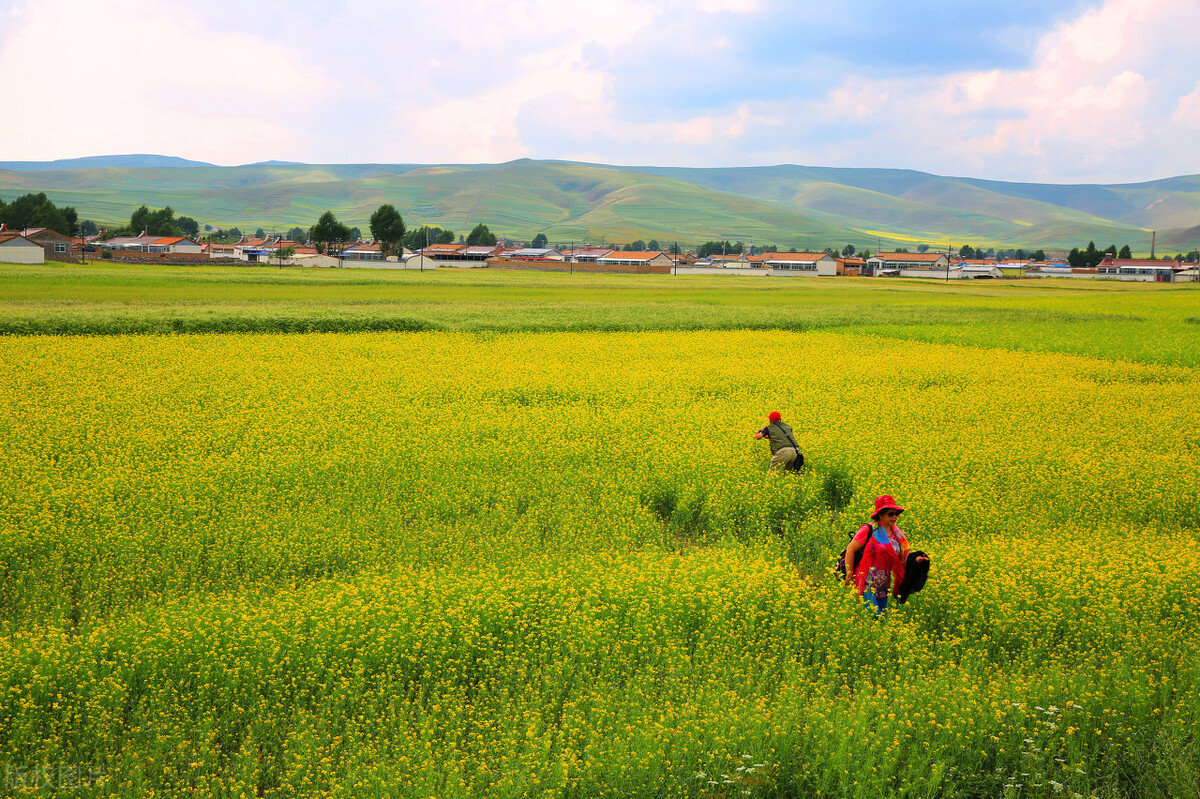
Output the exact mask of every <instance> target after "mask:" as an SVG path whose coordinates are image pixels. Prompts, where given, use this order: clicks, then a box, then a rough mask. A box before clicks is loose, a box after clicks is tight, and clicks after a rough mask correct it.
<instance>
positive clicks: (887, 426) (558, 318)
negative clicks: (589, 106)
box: [0, 264, 1200, 799]
mask: <svg viewBox="0 0 1200 799" xmlns="http://www.w3.org/2000/svg"><path fill="white" fill-rule="evenodd" d="M1198 331H1200V287H1196V286H1192V285H1168V286H1163V285H1151V284H1140V285H1134V284H1119V283H1109V282H1104V283H1100V282H1084V281H1054V280H1046V281H1032V280H1029V281H1022V280H1012V281H990V282H976V283H960V282H952V283H948V284H942V283H937V282H923V281H901V280H866V279H864V280H855V279H849V280H843V279H819V278H807V277H806V278H801V277H794V278H716V277H713V278H710V277H691V276H688V277H679V276H670V275H647V276H601V275H570V274H562V273H555V274H540V273H527V272H500V271H495V270H472V271H465V270H464V271H450V270H437V271H434V272H429V273H421V272H383V271H374V270H350V269H345V270H300V269H283V270H280V269H274V268H269V267H265V268H264V267H165V266H144V267H143V266H125V265H114V264H94V265H89V266H61V265H47V266H36V267H33V266H15V265H3V264H0V333H2V335H0V393H2V394H3V396H4V397H5V398H6V401H5V402H4V403H3V404H2V405H0V438H2V440H3V441H4V458H3V460H0V528H2V530H3V536H0V693H2V694H3V696H4V701H3V702H0V760H2V761H3V764H2V767H3V770H4V778H5V781H6V782H5V785H6V790H7V792H8V793H11V794H14V795H27V796H41V795H59V794H61V795H76V794H78V795H84V796H127V797H147V796H162V797H175V796H212V797H241V796H272V797H309V796H335V797H356V798H357V797H373V796H378V797H394V796H413V797H429V796H450V797H473V796H494V797H527V796H547V797H550V796H558V797H618V796H622V797H629V796H637V797H659V796H675V797H697V798H699V797H704V798H705V799H715V798H716V797H729V799H733V797H746V796H749V797H812V796H828V797H858V798H860V799H867V798H868V797H882V796H913V797H926V796H930V797H951V796H954V797H1047V796H1063V797H1077V798H1082V797H1089V798H1090V797H1098V798H1099V799H1116V798H1117V797H1163V798H1164V799H1165V797H1172V798H1174V797H1188V796H1197V795H1200V739H1198V737H1197V732H1198V720H1200V716H1198V714H1200V672H1198V668H1197V667H1198V665H1200V643H1198V641H1200V637H1198V633H1200V605H1197V603H1196V602H1195V601H1194V597H1193V594H1194V590H1193V588H1194V587H1193V585H1192V583H1193V582H1194V576H1195V575H1196V574H1197V573H1200V556H1198V554H1197V553H1200V501H1198V500H1197V491H1196V475H1197V474H1198V473H1200V471H1198V470H1200V434H1198V433H1197V430H1200V425H1197V421H1198V418H1200V412H1198V409H1197V397H1200V344H1198V343H1197V336H1196V333H1197V332H1198ZM771 410H779V411H781V412H782V414H783V416H784V418H785V420H787V421H789V422H790V423H791V424H792V425H793V426H794V428H795V430H796V433H797V437H798V439H799V443H800V445H801V448H802V449H803V451H804V453H805V455H806V457H807V459H808V466H807V467H806V468H805V470H804V471H802V472H800V473H797V474H788V475H776V474H768V473H766V469H765V467H766V463H767V460H768V452H767V449H766V446H765V443H764V442H758V441H755V440H754V438H753V435H752V434H753V432H754V431H755V430H756V429H758V428H760V427H762V426H763V424H765V421H766V419H765V417H766V414H767V413H768V412H769V411H771ZM884 493H887V494H892V495H894V496H895V497H896V499H897V500H898V501H899V502H900V503H901V504H902V505H903V506H904V507H905V508H906V510H905V512H904V514H903V516H902V517H901V520H900V525H901V527H902V528H903V529H904V530H905V531H906V532H907V534H908V536H909V538H910V539H911V541H912V543H913V546H914V548H916V549H921V550H924V551H926V552H928V553H929V554H930V556H931V559H932V568H931V573H930V579H929V583H928V585H927V586H926V587H925V589H924V590H923V591H921V592H920V593H917V594H915V595H914V596H913V597H912V598H911V599H910V600H909V601H908V602H907V603H905V604H902V605H899V604H893V605H892V606H891V607H890V608H889V609H888V611H887V613H886V615H885V616H884V617H883V618H882V619H877V618H875V617H873V616H872V615H871V613H870V612H869V611H867V610H866V609H865V608H864V607H863V606H862V604H861V601H860V600H859V599H858V597H857V596H856V595H855V594H854V592H853V591H852V590H851V589H848V588H845V587H842V586H840V585H839V584H837V582H836V581H835V580H833V578H832V575H831V566H832V563H833V560H834V558H835V557H836V555H837V553H838V551H839V550H840V549H841V548H842V546H843V545H844V543H845V541H846V540H847V533H848V531H851V530H854V529H855V528H857V527H858V525H860V524H861V523H862V522H863V521H865V518H866V514H867V512H868V509H869V508H870V507H871V505H872V502H873V500H874V498H875V497H876V496H878V495H880V494H884Z"/></svg>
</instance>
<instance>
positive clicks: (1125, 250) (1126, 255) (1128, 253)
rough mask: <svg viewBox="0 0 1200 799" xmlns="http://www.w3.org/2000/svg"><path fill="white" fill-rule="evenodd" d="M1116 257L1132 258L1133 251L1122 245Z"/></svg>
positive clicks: (1126, 245)
mask: <svg viewBox="0 0 1200 799" xmlns="http://www.w3.org/2000/svg"><path fill="white" fill-rule="evenodd" d="M1117 257H1118V258H1132V257H1133V251H1132V250H1130V249H1129V245H1128V244H1125V245H1122V247H1121V251H1120V252H1119V253H1117Z"/></svg>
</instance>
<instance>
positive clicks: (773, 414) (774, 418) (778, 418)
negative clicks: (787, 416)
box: [767, 411, 783, 422]
mask: <svg viewBox="0 0 1200 799" xmlns="http://www.w3.org/2000/svg"><path fill="white" fill-rule="evenodd" d="M767 419H769V420H770V421H772V422H780V421H783V417H782V416H780V415H779V411H771V415H770V416H768V417H767Z"/></svg>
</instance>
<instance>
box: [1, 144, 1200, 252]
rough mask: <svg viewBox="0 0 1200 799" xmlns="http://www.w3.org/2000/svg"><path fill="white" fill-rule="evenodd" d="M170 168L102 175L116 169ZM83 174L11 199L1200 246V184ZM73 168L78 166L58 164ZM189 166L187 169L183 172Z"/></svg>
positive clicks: (42, 181) (256, 169) (867, 177)
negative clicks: (40, 194) (41, 195)
mask: <svg viewBox="0 0 1200 799" xmlns="http://www.w3.org/2000/svg"><path fill="white" fill-rule="evenodd" d="M145 158H149V159H161V160H163V161H169V162H171V163H172V164H173V165H170V166H154V167H149V168H148V167H145V166H140V165H134V166H128V165H126V166H115V165H107V166H99V165H97V163H98V162H107V160H108V159H145ZM76 161H81V162H87V163H88V164H90V165H91V166H89V167H88V168H83V169H64V168H63V167H47V168H46V169H45V170H44V171H30V170H28V169H21V170H14V169H11V168H7V169H0V198H4V199H8V200H11V199H12V198H13V197H14V196H17V195H19V194H23V193H25V192H27V191H45V192H46V193H47V194H48V195H50V197H51V199H53V200H54V201H55V202H56V203H59V204H68V205H74V206H75V207H76V208H77V209H78V210H79V213H80V216H81V217H84V218H91V219H96V220H98V221H101V222H105V223H108V224H113V223H119V222H124V221H125V220H127V219H128V218H129V214H130V213H131V212H132V211H133V209H135V208H136V207H137V206H139V205H142V204H146V205H150V206H152V207H161V206H163V205H170V206H171V207H172V208H174V209H175V210H176V212H177V213H179V214H183V215H187V216H191V217H194V218H195V219H196V220H197V221H199V222H200V223H201V224H211V225H214V226H217V227H230V226H234V225H237V226H239V227H241V228H243V229H246V228H250V229H253V228H256V227H263V228H266V229H268V230H270V229H272V228H274V229H276V230H283V229H286V228H289V227H292V226H295V225H300V226H303V227H307V226H309V225H311V224H312V223H313V222H315V221H316V219H317V217H318V216H319V215H320V214H321V212H323V211H325V210H332V211H333V212H334V213H335V214H337V216H338V217H339V218H340V219H341V220H342V221H343V222H346V223H347V224H351V225H357V226H359V227H361V228H362V229H363V230H366V229H367V221H368V219H369V217H370V215H371V213H372V212H373V211H374V210H375V209H376V208H377V207H378V206H379V205H380V204H381V203H385V202H388V203H392V204H393V205H395V206H396V207H397V208H398V209H399V210H400V212H401V213H402V214H403V215H404V217H405V220H406V222H407V223H408V224H409V225H410V226H416V225H420V224H434V225H440V226H442V227H446V228H449V229H451V230H455V231H457V232H460V233H465V232H467V231H469V230H470V228H471V227H473V226H474V225H475V224H477V223H480V222H483V223H485V224H487V225H488V226H489V227H490V228H491V229H492V230H493V231H494V232H496V233H498V234H501V235H506V236H510V237H513V238H517V239H522V240H529V239H531V238H532V237H533V236H534V235H535V234H537V233H542V232H544V233H546V234H547V235H548V236H549V237H550V239H551V240H552V241H555V242H572V241H574V242H585V241H590V242H593V243H599V242H602V241H603V242H608V243H614V242H615V243H625V242H629V241H632V240H634V239H639V238H640V239H646V240H649V239H652V238H654V239H658V240H659V242H660V243H664V244H665V243H668V242H675V241H678V242H680V243H681V244H695V243H698V242H702V241H707V240H711V239H729V240H731V241H736V240H740V241H743V242H751V241H752V242H754V243H756V244H760V245H762V244H777V245H779V246H781V247H785V248H787V247H797V248H808V247H816V248H824V247H826V246H831V245H832V246H841V245H842V244H846V243H852V244H855V245H856V246H858V247H860V248H861V247H869V248H870V249H872V250H875V249H877V248H878V247H881V246H882V247H885V248H894V247H899V246H915V245H917V244H921V243H925V244H929V245H931V246H934V247H945V246H947V245H949V246H953V247H956V248H957V247H958V246H961V245H962V244H971V245H972V246H976V247H979V246H985V247H1018V246H1020V247H1027V248H1037V247H1042V248H1046V249H1051V250H1059V249H1061V250H1065V249H1069V248H1071V247H1074V246H1081V245H1083V244H1086V243H1087V242H1088V241H1089V240H1092V241H1095V243H1096V244H1097V246H1100V247H1105V246H1107V245H1109V244H1116V245H1118V246H1120V245H1122V244H1129V245H1130V247H1132V249H1133V250H1134V252H1135V253H1142V254H1144V253H1148V252H1149V249H1150V232H1151V230H1157V231H1158V241H1159V242H1160V245H1161V246H1160V248H1159V253H1160V254H1161V253H1162V252H1163V251H1164V248H1169V249H1170V250H1172V252H1175V251H1184V252H1186V251H1187V250H1190V249H1194V248H1196V247H1200V240H1198V239H1197V231H1198V230H1200V175H1193V176H1185V177H1177V178H1170V179H1167V180H1159V181H1152V182H1148V183H1138V184H1126V185H1111V186H1103V185H1078V186H1062V185H1045V184H1032V183H1006V182H1003V181H989V180H979V179H974V178H956V177H943V176H939V175H932V174H928V173H924V172H916V171H912V170H898V169H841V168H832V167H805V166H792V165H784V166H772V167H746V168H711V169H695V168H676V167H613V166H606V165H602V164H582V163H575V162H565V161H531V160H519V161H512V162H510V163H506V164H476V165H442V166H420V165H414V164H326V165H320V164H290V163H279V162H268V163H263V164H251V165H246V166H238V167H216V166H211V165H204V164H199V163H198V162H194V161H182V159H169V158H166V157H164V156H104V157H100V158H97V159H76ZM51 163H53V164H65V163H70V162H51ZM185 165H186V166H185Z"/></svg>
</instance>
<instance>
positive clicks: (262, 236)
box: [254, 228, 267, 239]
mask: <svg viewBox="0 0 1200 799" xmlns="http://www.w3.org/2000/svg"><path fill="white" fill-rule="evenodd" d="M266 237H267V231H265V230H263V229H262V228H259V229H258V230H256V231H254V238H256V239H265V238H266Z"/></svg>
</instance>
